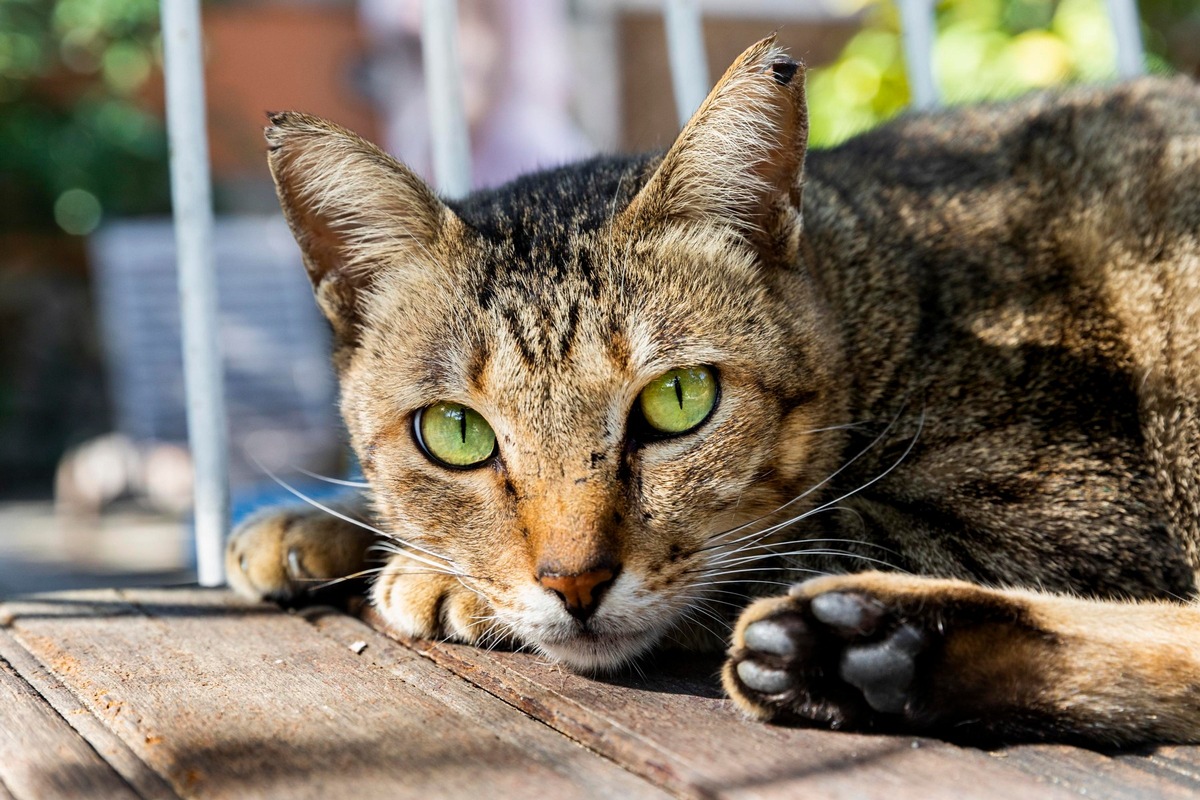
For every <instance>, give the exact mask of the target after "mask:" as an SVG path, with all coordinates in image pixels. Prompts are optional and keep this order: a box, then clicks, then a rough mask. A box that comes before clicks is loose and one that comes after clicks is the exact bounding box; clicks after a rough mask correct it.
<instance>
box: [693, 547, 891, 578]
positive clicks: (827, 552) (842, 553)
mask: <svg viewBox="0 0 1200 800" xmlns="http://www.w3.org/2000/svg"><path fill="white" fill-rule="evenodd" d="M801 555H811V556H836V557H838V558H852V559H856V560H858V561H867V562H870V563H871V564H878V565H880V566H884V567H888V568H889V569H899V568H897V567H894V566H893V565H892V564H889V563H888V562H887V561H884V560H883V559H880V558H872V557H871V556H864V555H861V554H859V553H851V552H850V551H848V550H832V549H829V548H819V547H818V548H811V549H803V550H786V551H783V552H776V551H769V552H766V553H757V554H755V555H752V556H740V557H738V558H730V559H725V560H722V561H714V562H712V563H711V565H710V567H709V568H710V569H716V568H720V567H727V566H732V565H734V564H748V563H753V562H755V561H762V560H764V559H768V558H786V557H789V556H801ZM899 571H901V572H903V570H899Z"/></svg>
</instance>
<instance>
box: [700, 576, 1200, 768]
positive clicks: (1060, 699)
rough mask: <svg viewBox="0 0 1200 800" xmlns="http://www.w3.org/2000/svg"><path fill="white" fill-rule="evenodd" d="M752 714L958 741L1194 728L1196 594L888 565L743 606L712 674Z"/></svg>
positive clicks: (1198, 733) (1119, 739)
mask: <svg viewBox="0 0 1200 800" xmlns="http://www.w3.org/2000/svg"><path fill="white" fill-rule="evenodd" d="M723 678H724V682H725V687H726V689H727V690H728V692H729V693H730V695H731V696H732V697H733V698H734V700H736V701H737V702H738V704H739V705H740V706H741V707H742V708H743V709H745V710H747V711H748V712H750V713H751V714H754V715H755V716H758V717H761V718H774V719H781V720H784V719H792V720H802V721H809V722H813V723H816V724H821V725H828V726H831V727H836V728H854V729H863V730H887V731H907V732H914V733H916V732H921V733H932V734H936V735H942V736H947V737H950V738H957V739H961V740H973V741H984V742H989V741H991V742H994V741H1013V740H1038V739H1042V740H1056V741H1074V742H1082V743H1088V744H1094V745H1127V744H1133V743H1139V742H1151V741H1164V742H1165V741H1170V742H1197V741H1200V608H1197V607H1196V606H1188V605H1182V604H1172V603H1118V602H1101V601H1089V600H1081V599H1076V598H1069V597H1062V596H1055V595H1049V594H1039V593H1034V592H1023V591H1008V590H992V589H984V588H981V587H978V586H974V585H972V584H968V583H963V582H960V581H947V580H936V579H926V578H914V577H908V576H903V575H896V574H885V573H864V574H861V575H849V576H833V577H827V578H818V579H815V580H812V581H808V582H806V583H803V584H800V585H799V586H796V587H795V588H794V589H793V590H792V591H791V592H790V593H789V594H788V595H787V596H785V597H776V598H769V599H766V600H761V601H758V602H756V603H754V604H753V605H751V606H750V607H749V608H748V609H746V611H745V613H744V614H743V616H742V618H741V620H740V621H739V623H738V625H737V627H736V629H735V631H734V644H733V649H732V650H731V657H730V659H729V661H728V662H727V663H726V665H725V669H724V674H723Z"/></svg>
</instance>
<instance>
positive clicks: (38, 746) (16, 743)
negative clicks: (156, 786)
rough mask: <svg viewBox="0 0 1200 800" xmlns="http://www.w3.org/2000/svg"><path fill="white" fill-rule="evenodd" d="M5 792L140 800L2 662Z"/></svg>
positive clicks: (0, 742) (34, 799)
mask: <svg viewBox="0 0 1200 800" xmlns="http://www.w3.org/2000/svg"><path fill="white" fill-rule="evenodd" d="M0 786H2V787H3V788H4V791H5V792H7V793H9V795H10V796H14V797H17V798H29V799H30V800H42V798H77V797H89V798H91V797H98V798H122V799H123V798H136V797H137V795H136V794H134V792H133V790H132V789H131V788H130V787H129V785H128V784H126V783H125V781H124V780H123V779H122V778H121V776H120V775H118V774H117V773H116V771H114V770H113V768H112V767H110V766H109V765H108V764H107V763H106V762H105V761H104V759H103V758H101V757H100V756H99V755H98V754H97V753H96V751H95V750H93V749H92V748H91V747H90V746H89V745H88V743H87V742H86V741H84V740H83V738H82V737H80V736H79V734H78V733H76V732H75V731H74V730H73V729H72V728H71V726H70V725H68V724H67V723H66V721H65V720H63V718H62V717H60V716H59V715H58V712H56V711H55V710H54V709H53V708H51V707H50V704H49V703H47V702H46V701H45V700H43V699H42V698H41V697H40V696H39V695H38V693H37V691H36V690H34V688H33V687H32V686H30V685H29V684H28V683H26V682H25V681H24V680H22V679H21V676H20V675H18V674H17V671H16V670H15V669H13V667H12V665H11V664H9V663H8V662H7V661H5V660H3V659H0Z"/></svg>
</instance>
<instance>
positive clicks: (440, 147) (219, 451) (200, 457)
mask: <svg viewBox="0 0 1200 800" xmlns="http://www.w3.org/2000/svg"><path fill="white" fill-rule="evenodd" d="M897 2H898V4H899V8H900V12H901V22H902V25H903V45H904V53H905V64H906V67H907V72H908V81H909V86H910V89H911V92H912V102H913V105H914V106H915V107H917V108H931V107H934V106H936V105H938V103H939V97H938V91H937V85H936V82H935V80H934V74H933V57H932V55H933V43H934V32H935V26H934V3H935V0H897ZM1106 2H1107V4H1108V14H1109V18H1110V20H1111V22H1112V27H1113V31H1114V35H1115V39H1116V50H1117V72H1118V74H1119V75H1120V76H1122V77H1132V76H1135V75H1138V74H1140V73H1141V72H1142V71H1143V65H1144V62H1145V58H1144V53H1143V47H1142V39H1141V33H1140V29H1139V24H1138V15H1137V6H1136V2H1135V0H1106ZM617 5H619V3H618V4H617ZM703 5H704V3H703V2H702V0H664V4H663V13H664V18H665V23H666V32H667V48H668V51H669V57H670V65H671V75H672V87H673V90H674V93H675V105H676V108H677V111H678V115H679V120H680V125H683V123H685V122H686V121H687V119H688V118H689V117H690V116H691V115H692V113H693V112H694V111H695V110H696V108H698V107H699V105H700V103H701V102H702V101H703V100H704V97H705V95H706V94H707V93H708V90H709V87H710V83H709V75H708V65H707V60H706V58H705V51H704V39H703V30H702V16H701V10H702V6H703ZM759 5H761V3H759ZM456 10H457V5H456V1H455V0H425V3H424V6H423V10H422V15H423V16H422V37H423V40H424V47H423V48H422V49H423V52H424V59H425V76H426V78H425V80H426V86H427V91H428V95H429V98H430V102H429V105H430V126H431V128H432V132H433V137H432V138H433V150H434V169H435V179H436V183H437V188H438V191H439V192H441V193H442V194H443V195H445V196H448V197H461V196H463V195H465V194H466V193H467V192H468V191H469V189H470V184H471V167H470V150H469V146H468V139H467V123H466V117H465V114H464V112H463V102H462V87H461V82H460V80H459V74H458V59H457V50H458V48H457V36H456V27H457V26H456ZM162 27H163V50H164V61H165V72H166V93H167V127H168V132H169V138H170V146H171V186H172V192H171V197H172V205H173V209H174V218H175V232H176V239H177V243H178V249H177V252H178V269H179V296H180V305H181V321H182V328H183V350H184V375H185V386H186V393H187V418H188V439H189V443H190V447H191V451H192V458H193V462H194V465H195V474H196V479H195V527H196V563H197V570H198V573H199V581H200V584H201V585H202V586H217V585H219V584H221V583H222V582H223V581H224V574H223V572H224V570H223V564H224V558H223V550H224V539H225V533H226V529H227V528H228V525H229V480H228V463H227V461H228V456H227V425H226V419H225V406H224V392H223V387H222V372H221V354H220V348H219V336H218V329H217V327H218V326H217V303H216V286H215V277H214V275H215V273H214V269H213V257H212V249H211V242H212V230H213V214H212V202H211V177H210V174H209V162H208V142H207V135H206V130H207V129H206V126H205V112H204V78H203V65H202V61H201V38H200V30H201V29H200V8H199V0H163V2H162Z"/></svg>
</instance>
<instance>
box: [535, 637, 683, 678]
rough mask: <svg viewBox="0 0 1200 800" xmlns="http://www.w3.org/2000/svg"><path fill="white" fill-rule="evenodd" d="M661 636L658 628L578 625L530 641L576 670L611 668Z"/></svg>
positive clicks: (643, 649) (624, 662)
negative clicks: (597, 628) (613, 628)
mask: <svg viewBox="0 0 1200 800" xmlns="http://www.w3.org/2000/svg"><path fill="white" fill-rule="evenodd" d="M661 636H662V633H661V631H660V630H659V629H658V628H654V629H644V630H635V631H603V632H600V631H595V630H590V629H587V628H582V627H581V628H579V629H578V630H576V631H574V632H571V633H564V634H559V635H556V636H554V637H550V638H543V639H541V640H539V641H536V642H534V643H533V644H535V646H536V647H537V649H538V650H540V651H542V652H543V653H545V654H546V655H548V656H550V657H551V658H553V659H555V660H556V661H561V662H562V663H564V664H567V665H568V666H570V667H572V668H573V669H576V670H579V671H580V672H593V673H594V672H612V671H614V670H617V669H620V668H621V667H623V666H625V665H627V664H629V663H630V662H632V661H634V660H635V659H636V658H638V657H639V656H641V655H643V654H644V653H645V652H646V651H648V650H649V649H650V648H652V647H654V645H655V644H657V643H658V641H659V639H660V638H661Z"/></svg>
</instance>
